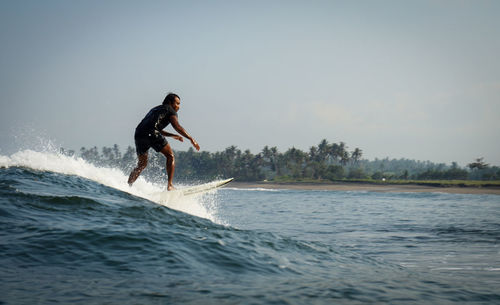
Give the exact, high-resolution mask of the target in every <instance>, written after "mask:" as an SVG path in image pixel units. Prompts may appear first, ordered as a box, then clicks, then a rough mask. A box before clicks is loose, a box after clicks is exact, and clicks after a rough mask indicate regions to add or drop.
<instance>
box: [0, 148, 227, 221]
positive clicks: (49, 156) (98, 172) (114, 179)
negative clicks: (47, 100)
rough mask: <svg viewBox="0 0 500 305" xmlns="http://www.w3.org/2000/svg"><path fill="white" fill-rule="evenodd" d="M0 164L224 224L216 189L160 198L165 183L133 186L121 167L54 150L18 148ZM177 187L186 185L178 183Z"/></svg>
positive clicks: (0, 165) (164, 188)
mask: <svg viewBox="0 0 500 305" xmlns="http://www.w3.org/2000/svg"><path fill="white" fill-rule="evenodd" d="M0 167H5V168H8V167H26V168H30V169H34V170H38V171H50V172H55V173H61V174H66V175H76V176H79V177H83V178H86V179H89V180H92V181H95V182H98V183H100V184H103V185H105V186H109V187H112V188H114V189H117V190H120V191H123V192H127V193H129V194H132V195H135V196H138V197H141V198H145V199H148V200H150V201H153V202H155V203H158V204H161V205H164V206H167V207H169V208H172V209H175V210H178V211H181V212H184V213H188V214H191V215H194V216H197V217H202V218H206V219H209V220H211V221H213V222H215V223H219V224H221V223H222V222H221V221H220V220H218V218H217V216H216V214H217V204H216V202H215V193H216V192H209V193H206V194H202V195H196V196H185V197H183V196H177V197H175V198H172V199H173V200H168V201H165V200H159V198H157V196H155V194H158V193H161V192H165V191H166V187H165V185H162V184H159V183H152V182H149V181H146V180H145V179H144V178H142V177H139V179H137V181H136V182H135V183H134V185H133V186H132V187H130V186H129V185H128V184H127V178H128V176H127V175H126V174H125V173H123V172H122V171H121V170H119V169H116V168H109V167H99V166H96V165H94V164H91V163H89V162H87V161H85V160H83V159H82V158H80V157H74V156H67V155H65V154H61V153H55V152H53V150H52V151H51V150H47V151H33V150H29V149H28V150H22V151H18V152H16V153H14V154H12V155H10V156H2V155H0ZM178 187H179V188H181V187H183V186H182V185H179V186H178Z"/></svg>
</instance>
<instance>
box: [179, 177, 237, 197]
mask: <svg viewBox="0 0 500 305" xmlns="http://www.w3.org/2000/svg"><path fill="white" fill-rule="evenodd" d="M233 179H234V178H229V179H226V180H220V181H213V182H208V183H204V184H200V185H194V186H188V187H185V188H181V189H178V190H177V191H178V192H181V193H182V195H184V196H187V195H194V194H198V193H205V192H208V191H211V190H213V189H216V188H218V187H221V186H224V185H226V184H228V183H229V182H231V181H233Z"/></svg>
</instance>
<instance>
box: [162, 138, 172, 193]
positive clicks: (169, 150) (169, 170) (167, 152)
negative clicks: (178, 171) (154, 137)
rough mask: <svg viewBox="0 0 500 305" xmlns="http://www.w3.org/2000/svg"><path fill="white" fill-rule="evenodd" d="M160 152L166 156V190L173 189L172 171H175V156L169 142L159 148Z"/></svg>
mask: <svg viewBox="0 0 500 305" xmlns="http://www.w3.org/2000/svg"><path fill="white" fill-rule="evenodd" d="M161 153H162V154H164V155H165V157H166V158H167V176H168V186H167V190H169V191H171V190H175V188H174V185H173V184H172V181H173V180H174V172H175V157H174V152H173V151H172V148H171V147H170V144H167V145H165V147H163V149H162V150H161Z"/></svg>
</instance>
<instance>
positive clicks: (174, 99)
mask: <svg viewBox="0 0 500 305" xmlns="http://www.w3.org/2000/svg"><path fill="white" fill-rule="evenodd" d="M163 105H165V106H166V105H170V106H172V108H174V110H175V111H179V108H180V105H181V98H180V97H179V96H178V95H177V94H175V93H172V92H170V93H169V94H167V96H166V97H165V99H164V100H163Z"/></svg>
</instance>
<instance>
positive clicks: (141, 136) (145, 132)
mask: <svg viewBox="0 0 500 305" xmlns="http://www.w3.org/2000/svg"><path fill="white" fill-rule="evenodd" d="M180 105H181V99H180V98H179V96H178V95H177V94H175V93H169V94H168V95H167V96H166V97H165V99H164V100H163V103H162V104H161V105H159V106H156V107H154V108H153V109H151V110H150V111H149V112H148V114H146V116H145V117H144V119H142V121H141V122H140V123H139V125H137V128H136V129H135V135H134V140H135V150H136V152H137V158H138V162H137V166H136V167H135V168H134V169H133V170H132V172H131V173H130V176H129V178H128V184H129V185H130V186H132V184H133V183H134V182H135V180H137V178H138V177H139V175H140V174H141V172H142V171H143V170H144V169H145V168H146V166H147V165H148V150H149V148H151V147H152V148H153V149H154V150H156V151H157V152H161V153H162V154H163V155H165V157H166V158H167V164H166V167H167V175H168V186H167V190H169V191H171V190H173V189H175V188H174V186H173V184H172V181H173V180H174V171H175V157H174V152H173V151H172V148H171V147H170V144H169V143H168V141H167V139H165V137H171V138H174V139H176V140H178V141H181V142H182V141H183V140H184V138H183V137H182V136H184V137H185V138H187V139H189V140H190V141H191V144H193V147H194V148H196V150H197V151H199V150H200V145H198V143H197V142H196V141H195V140H194V139H193V137H191V136H190V135H189V134H188V133H187V132H186V130H185V129H184V128H183V127H182V126H181V125H180V124H179V121H178V116H177V112H178V111H179V108H180ZM168 124H172V127H173V128H174V129H175V130H176V131H177V132H178V133H180V134H181V135H182V136H180V135H178V134H173V133H168V132H165V131H163V129H164V128H165V127H167V126H168Z"/></svg>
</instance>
